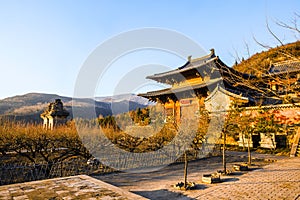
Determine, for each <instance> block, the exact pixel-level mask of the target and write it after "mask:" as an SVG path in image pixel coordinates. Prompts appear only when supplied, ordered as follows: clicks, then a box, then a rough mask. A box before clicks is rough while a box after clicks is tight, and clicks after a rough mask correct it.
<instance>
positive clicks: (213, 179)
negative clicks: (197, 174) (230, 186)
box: [202, 174, 221, 184]
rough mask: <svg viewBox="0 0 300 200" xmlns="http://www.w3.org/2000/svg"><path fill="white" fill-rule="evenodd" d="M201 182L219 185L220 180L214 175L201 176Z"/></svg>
mask: <svg viewBox="0 0 300 200" xmlns="http://www.w3.org/2000/svg"><path fill="white" fill-rule="evenodd" d="M202 182H203V183H209V184H211V183H220V182H221V178H220V175H214V174H203V175H202Z"/></svg>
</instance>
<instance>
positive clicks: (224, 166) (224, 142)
mask: <svg viewBox="0 0 300 200" xmlns="http://www.w3.org/2000/svg"><path fill="white" fill-rule="evenodd" d="M225 147H226V133H225V132H223V170H224V174H226V157H225V156H226V155H225Z"/></svg>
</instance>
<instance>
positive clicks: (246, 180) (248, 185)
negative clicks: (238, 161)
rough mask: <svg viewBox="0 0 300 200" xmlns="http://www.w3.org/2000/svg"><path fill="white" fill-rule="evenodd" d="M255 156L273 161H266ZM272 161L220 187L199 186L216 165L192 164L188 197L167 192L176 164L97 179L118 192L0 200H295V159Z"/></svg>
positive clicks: (66, 187) (30, 185)
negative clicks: (151, 170)
mask: <svg viewBox="0 0 300 200" xmlns="http://www.w3.org/2000/svg"><path fill="white" fill-rule="evenodd" d="M242 154H243V153H238V154H237V155H239V156H242ZM237 155H235V156H237ZM255 156H256V157H257V158H258V157H260V158H261V159H264V158H266V157H270V158H273V159H274V156H273V157H272V156H271V155H270V156H269V155H267V156H266V155H255ZM275 158H276V157H275ZM276 160H278V161H276V162H272V163H270V164H268V165H266V166H263V167H257V166H253V167H252V169H253V170H252V171H249V172H245V173H240V174H235V175H231V176H222V180H223V182H222V183H218V184H204V183H202V182H201V176H202V174H203V173H208V172H209V171H210V172H213V171H215V169H218V168H220V163H219V164H214V163H215V161H216V160H213V162H212V163H210V162H208V161H205V160H204V161H201V160H200V161H197V162H192V163H190V170H189V171H190V173H189V181H193V182H196V184H197V188H196V189H195V190H191V191H179V190H176V189H174V188H173V187H172V184H174V183H176V181H180V178H182V174H181V173H182V169H183V168H182V165H181V164H177V165H171V166H168V167H167V168H166V169H162V170H160V171H156V172H151V173H144V174H143V173H137V174H132V173H119V174H118V173H114V174H108V175H105V176H99V177H96V178H101V179H102V180H104V181H105V182H108V183H110V184H114V185H116V186H117V187H116V186H113V185H110V184H107V183H105V182H102V181H99V180H96V179H95V178H91V177H88V176H73V177H65V178H57V179H49V180H43V181H34V182H27V183H21V184H12V185H6V186H1V187H0V199H155V200H158V199H172V200H176V199H183V200H184V199H187V200H188V199H272V200H273V199H278V200H279V199H280V200H281V199H287V200H293V199H300V158H299V157H295V158H288V157H278V159H276ZM205 162H206V163H205ZM201 163H202V164H203V166H202V167H201V166H200V164H201ZM232 164H233V163H229V164H228V166H231V165H232ZM134 193H135V194H134Z"/></svg>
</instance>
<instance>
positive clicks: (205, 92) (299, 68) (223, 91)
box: [139, 49, 300, 148]
mask: <svg viewBox="0 0 300 200" xmlns="http://www.w3.org/2000/svg"><path fill="white" fill-rule="evenodd" d="M147 78H148V79H152V80H154V81H157V82H159V83H164V84H168V85H170V87H169V88H166V89H162V90H157V91H150V92H147V93H143V94H139V96H142V97H145V98H147V99H149V100H151V101H154V102H157V103H160V104H162V105H163V106H164V110H165V118H166V120H167V121H168V120H172V121H174V122H177V123H180V121H181V120H182V119H188V118H190V117H195V116H196V115H197V112H199V111H200V108H205V109H206V110H208V111H209V112H210V113H214V112H224V113H225V112H226V111H228V110H229V109H230V108H229V106H230V104H231V102H233V101H234V102H235V103H237V104H239V105H240V106H243V107H246V110H249V109H250V110H260V109H262V108H264V109H267V110H271V111H272V113H274V115H275V117H276V120H278V124H281V125H282V126H283V127H288V126H294V125H300V117H299V116H300V111H299V110H300V62H299V61H297V60H296V61H295V60H293V61H292V60H290V61H284V62H279V63H273V64H271V65H270V67H269V69H267V70H266V71H265V72H262V73H261V74H260V75H257V76H255V75H250V74H244V73H241V72H238V71H236V70H234V69H233V68H230V67H228V66H227V65H225V64H224V63H223V62H222V61H221V60H220V58H219V57H218V56H216V55H215V51H214V50H213V49H212V50H211V52H210V54H208V55H206V56H204V57H201V58H195V59H192V58H191V57H189V58H188V61H187V62H186V63H185V64H184V65H183V66H181V67H179V68H177V69H174V70H171V71H167V72H163V73H158V74H154V75H151V76H148V77H147ZM287 119H293V120H290V121H288V120H287ZM299 130H300V129H299ZM287 137H289V136H288V133H287V132H283V133H274V134H273V136H272V137H269V136H266V135H265V134H260V135H253V136H252V138H251V144H250V145H251V147H256V146H258V145H260V146H261V147H263V148H276V147H277V146H278V147H280V146H284V145H285V141H286V140H285V139H284V138H287ZM299 138H300V131H299ZM242 139H243V138H242V137H241V136H240V137H239V141H238V145H239V146H241V145H242V144H243V145H244V143H245V142H244V139H243V141H242ZM299 141H300V140H299ZM297 144H298V143H297ZM299 144H300V142H299ZM288 145H289V144H288Z"/></svg>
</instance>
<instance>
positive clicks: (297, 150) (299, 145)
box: [290, 127, 300, 157]
mask: <svg viewBox="0 0 300 200" xmlns="http://www.w3.org/2000/svg"><path fill="white" fill-rule="evenodd" d="M295 156H299V157H300V127H299V128H298V130H297V133H296V135H295V137H294V141H293V145H292V148H291V153H290V157H295Z"/></svg>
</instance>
